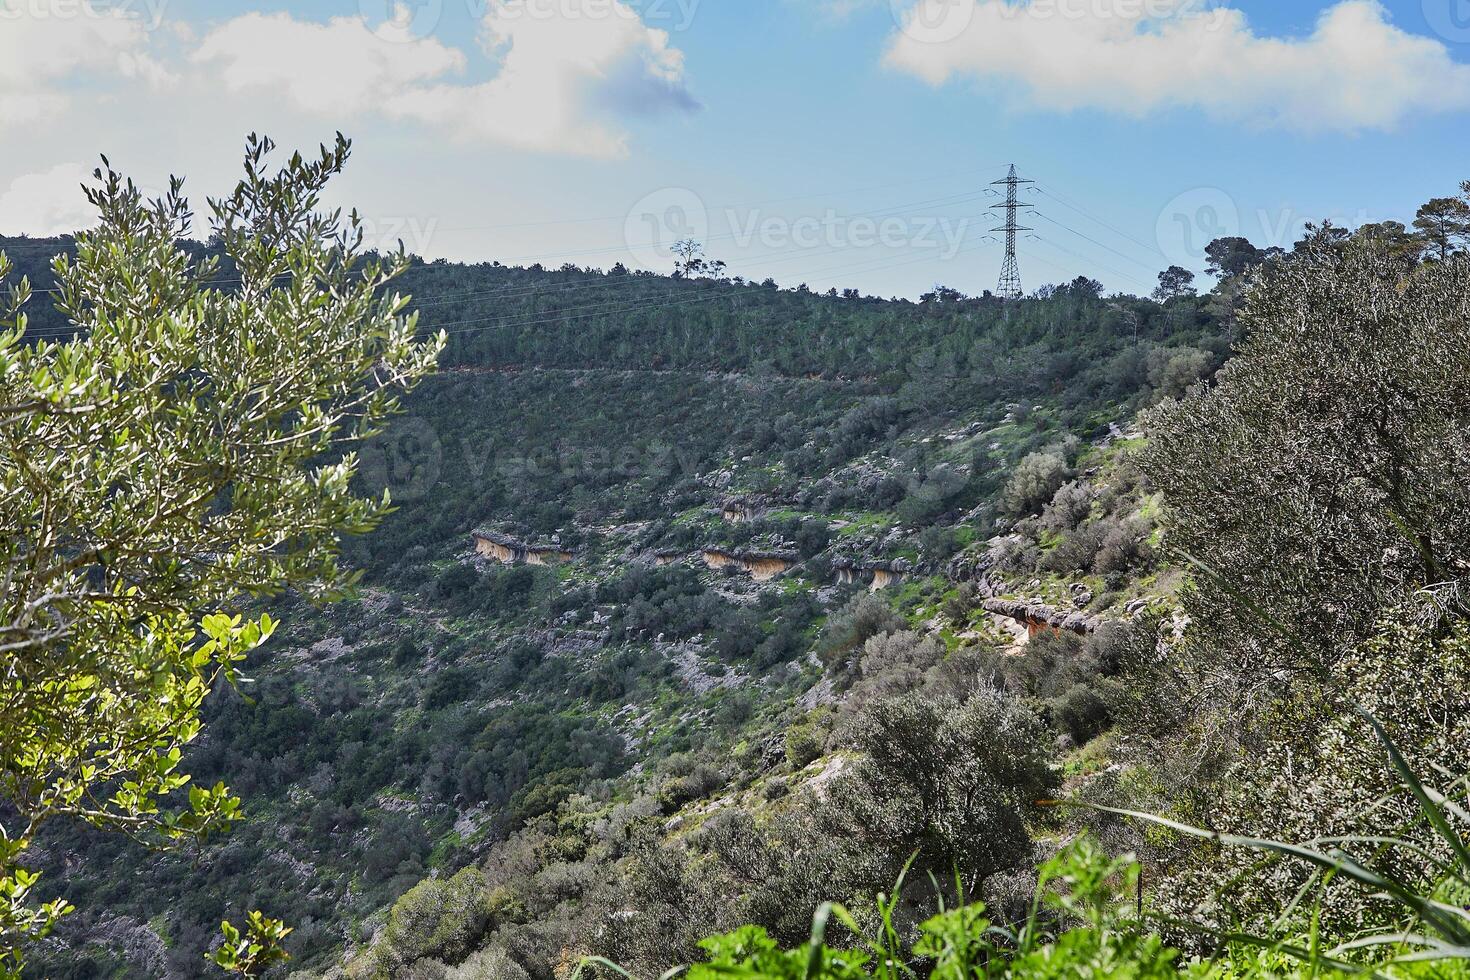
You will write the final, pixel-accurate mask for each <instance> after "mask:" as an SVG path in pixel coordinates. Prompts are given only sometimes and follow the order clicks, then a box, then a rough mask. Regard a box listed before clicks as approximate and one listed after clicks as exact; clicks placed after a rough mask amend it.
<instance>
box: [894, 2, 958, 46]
mask: <svg viewBox="0 0 1470 980" xmlns="http://www.w3.org/2000/svg"><path fill="white" fill-rule="evenodd" d="M888 6H889V9H890V10H891V11H892V13H893V22H894V23H895V24H897V25H898V29H899V30H900V31H902V32H903V33H904V34H905V35H907V36H908V37H909V38H910V39H912V40H914V41H918V42H919V43H920V44H947V43H949V42H950V41H953V40H955V39H956V38H958V37H960V36H961V35H963V34H964V33H965V31H967V30H969V29H970V24H972V23H973V22H974V20H975V0H918V2H917V3H916V2H914V0H888Z"/></svg>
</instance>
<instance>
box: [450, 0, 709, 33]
mask: <svg viewBox="0 0 1470 980" xmlns="http://www.w3.org/2000/svg"><path fill="white" fill-rule="evenodd" d="M700 2H701V0H641V2H640V0H493V2H492V0H466V8H467V10H468V12H469V13H470V14H471V15H472V16H475V17H483V16H485V14H486V13H487V12H491V8H493V13H494V14H495V17H496V19H497V20H499V21H514V20H614V19H617V18H621V19H623V20H628V21H640V22H642V23H643V24H645V25H647V26H649V27H658V28H662V29H663V30H666V31H674V32H678V31H687V30H688V29H689V28H690V27H691V26H692V25H693V24H694V16H695V14H696V13H697V12H698V11H699V4H700Z"/></svg>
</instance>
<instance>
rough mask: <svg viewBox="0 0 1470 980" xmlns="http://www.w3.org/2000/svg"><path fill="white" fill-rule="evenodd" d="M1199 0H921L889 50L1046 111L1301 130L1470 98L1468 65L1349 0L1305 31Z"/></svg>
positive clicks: (931, 75)
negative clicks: (1009, 87)
mask: <svg viewBox="0 0 1470 980" xmlns="http://www.w3.org/2000/svg"><path fill="white" fill-rule="evenodd" d="M1203 7H1204V4H1203V3H1201V2H1199V0H917V2H916V3H915V4H914V6H913V7H912V8H911V9H910V10H909V11H908V12H907V16H906V19H905V21H904V25H903V27H902V28H901V29H900V30H899V31H898V32H896V33H895V34H894V36H893V38H892V39H891V41H890V43H889V46H888V50H887V52H886V54H885V56H884V63H885V64H886V65H888V66H889V67H891V68H894V69H897V70H900V71H905V72H908V73H911V74H913V75H916V76H918V77H919V78H921V79H923V80H925V81H927V82H929V83H930V84H933V85H941V84H944V83H946V82H948V81H950V80H952V79H954V78H957V77H967V76H968V77H972V78H977V79H984V80H996V81H1002V82H1006V81H1009V82H1015V83H1019V85H1020V86H1021V87H1022V88H1023V89H1024V91H1025V93H1026V95H1027V96H1028V97H1029V99H1030V100H1031V101H1032V102H1033V103H1034V104H1035V105H1038V106H1040V107H1043V108H1049V109H1059V110H1071V109H1081V108H1096V109H1103V110H1107V111H1110V112H1117V113H1122V114H1127V115H1134V116H1141V115H1144V114H1147V113H1150V112H1153V111H1156V110H1160V109H1166V108H1173V107H1182V108H1194V109H1202V110H1204V111H1207V112H1210V113H1212V114H1215V115H1218V116H1222V117H1226V118H1233V119H1243V120H1247V121H1251V122H1260V123H1266V124H1272V125H1281V126H1289V127H1293V128H1298V129H1305V130H1323V129H1337V130H1355V129H1363V128H1383V127H1389V126H1393V125H1394V124H1396V123H1398V122H1400V121H1401V120H1403V119H1404V118H1406V117H1407V116H1409V115H1411V114H1414V113H1419V112H1436V111H1450V110H1457V109H1464V108H1467V107H1470V65H1462V64H1458V63H1456V62H1455V60H1454V59H1453V58H1452V57H1451V55H1450V53H1449V51H1448V50H1447V49H1446V47H1445V46H1444V45H1443V44H1441V43H1439V42H1438V41H1435V40H1433V39H1430V38H1427V37H1422V36H1417V35H1413V34H1409V33H1407V32H1405V31H1403V30H1401V29H1399V28H1397V27H1395V26H1394V25H1393V24H1392V23H1390V21H1389V17H1388V14H1387V12H1386V11H1385V9H1384V8H1383V6H1382V5H1381V4H1380V3H1378V2H1377V0H1339V2H1337V3H1335V4H1334V5H1333V6H1331V7H1329V8H1328V9H1327V10H1325V11H1324V12H1323V13H1322V15H1321V16H1320V18H1319V19H1318V21H1317V24H1316V27H1315V29H1314V30H1313V32H1312V33H1311V34H1309V35H1307V36H1305V37H1301V38H1277V37H1268V36H1262V35H1260V34H1257V33H1256V32H1255V31H1254V30H1253V29H1252V27H1251V26H1250V24H1249V22H1248V21H1247V18H1246V15H1245V14H1244V13H1242V12H1241V11H1239V10H1236V9H1233V8H1229V7H1219V8H1215V9H1209V10H1205V9H1203Z"/></svg>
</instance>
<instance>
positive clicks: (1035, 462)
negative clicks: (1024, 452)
mask: <svg viewBox="0 0 1470 980" xmlns="http://www.w3.org/2000/svg"><path fill="white" fill-rule="evenodd" d="M1071 477H1072V468H1071V467H1070V466H1068V465H1067V461H1066V459H1065V458H1063V457H1062V455H1061V454H1060V453H1057V452H1039V453H1032V454H1031V455H1029V456H1027V457H1025V458H1024V459H1022V460H1021V462H1019V463H1017V464H1016V469H1015V472H1013V473H1012V474H1011V479H1010V481H1009V482H1008V483H1007V484H1006V488H1005V493H1004V495H1003V497H1002V502H1003V504H1004V506H1005V509H1006V511H1007V512H1008V513H1010V514H1013V515H1016V516H1018V517H1019V516H1021V515H1024V514H1034V513H1036V512H1038V511H1039V510H1040V509H1041V508H1042V507H1043V506H1044V505H1045V504H1046V503H1047V502H1048V501H1050V500H1051V499H1052V498H1053V497H1055V496H1056V493H1057V491H1058V490H1060V489H1061V488H1062V484H1064V483H1066V482H1067V481H1068V480H1069V479H1071Z"/></svg>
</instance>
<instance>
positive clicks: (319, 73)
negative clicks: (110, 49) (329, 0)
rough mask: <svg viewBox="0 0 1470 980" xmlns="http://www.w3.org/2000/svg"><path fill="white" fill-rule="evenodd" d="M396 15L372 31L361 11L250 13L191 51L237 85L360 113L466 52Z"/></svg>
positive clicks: (300, 103) (311, 106) (303, 104)
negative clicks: (409, 32)
mask: <svg viewBox="0 0 1470 980" xmlns="http://www.w3.org/2000/svg"><path fill="white" fill-rule="evenodd" d="M401 30H402V28H401V27H400V26H399V25H397V24H396V23H395V22H391V21H390V22H388V23H385V24H383V25H382V26H381V27H379V28H378V29H377V30H375V31H374V30H369V29H368V28H367V26H366V25H365V24H364V23H363V21H362V20H361V19H360V18H358V17H335V18H333V19H331V20H329V21H327V22H326V23H324V24H318V23H311V22H307V21H300V20H297V19H296V18H294V17H292V16H291V15H290V14H285V13H281V14H259V13H250V14H245V15H243V16H240V17H236V18H235V19H233V20H230V21H228V22H226V23H225V24H223V25H221V26H220V27H217V28H215V29H214V30H212V31H210V32H209V33H208V34H207V35H205V37H204V38H203V40H201V41H200V42H199V46H198V47H196V48H195V49H194V52H193V55H192V56H191V58H192V60H193V61H194V63H195V64H198V65H201V66H204V67H205V68H206V69H208V70H210V71H211V72H217V73H218V74H217V75H216V76H215V77H217V78H218V79H219V81H221V82H222V83H224V86H225V88H226V89H227V90H229V91H231V92H244V91H248V90H251V89H261V88H269V89H275V90H277V91H279V92H282V93H284V94H285V95H286V97H287V99H288V100H289V101H290V103H291V104H292V105H293V106H295V107H296V108H297V109H302V110H306V111H308V112H320V113H332V114H335V115H339V116H348V115H354V116H355V115H359V114H361V113H364V112H368V111H371V110H373V109H375V108H379V107H381V106H382V105H383V103H384V102H385V101H386V100H387V99H390V98H392V97H393V96H394V95H395V93H397V92H399V91H400V90H401V89H403V88H404V87H405V86H408V85H413V84H416V83H422V82H425V81H429V80H432V79H436V78H440V77H442V76H444V75H445V74H448V73H451V72H458V71H462V70H463V69H464V66H465V57H464V55H463V54H462V53H461V52H459V51H456V50H454V49H453V48H448V47H445V46H444V45H442V44H440V43H439V42H438V41H435V40H433V39H432V38H424V39H418V38H414V37H411V36H406V35H404V34H402V33H401Z"/></svg>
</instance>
